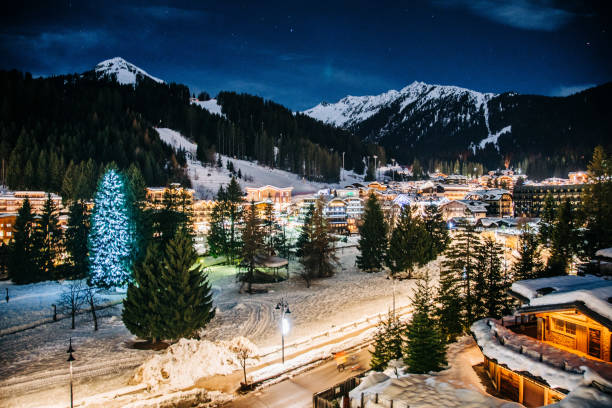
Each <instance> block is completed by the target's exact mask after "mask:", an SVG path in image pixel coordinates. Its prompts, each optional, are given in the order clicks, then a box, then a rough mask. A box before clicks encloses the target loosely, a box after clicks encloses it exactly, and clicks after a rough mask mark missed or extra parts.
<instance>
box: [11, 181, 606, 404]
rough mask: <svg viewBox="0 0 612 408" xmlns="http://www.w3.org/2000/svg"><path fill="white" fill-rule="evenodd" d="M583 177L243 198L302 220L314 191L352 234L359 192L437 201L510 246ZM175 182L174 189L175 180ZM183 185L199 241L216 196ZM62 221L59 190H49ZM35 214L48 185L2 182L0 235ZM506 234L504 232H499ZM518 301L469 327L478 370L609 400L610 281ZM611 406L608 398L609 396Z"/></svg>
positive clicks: (548, 282)
mask: <svg viewBox="0 0 612 408" xmlns="http://www.w3.org/2000/svg"><path fill="white" fill-rule="evenodd" d="M585 183H588V179H587V177H586V174H585V173H584V172H576V173H570V175H569V178H568V179H549V180H545V181H543V182H540V183H532V182H529V181H528V180H525V179H524V176H518V175H516V174H514V173H513V172H512V171H498V172H491V173H489V174H487V175H484V176H482V177H480V178H478V179H467V178H466V177H463V176H457V175H451V176H446V175H443V174H437V175H435V176H434V177H432V178H430V179H429V180H423V181H408V182H386V183H381V182H378V181H375V182H371V183H367V184H366V183H363V184H352V185H347V186H344V187H343V188H336V189H325V190H321V191H318V192H317V193H316V194H310V195H292V189H293V188H292V187H275V186H269V185H267V186H263V187H259V188H252V187H247V188H246V189H245V196H244V201H245V204H246V203H249V202H252V203H254V204H255V205H256V206H258V207H260V209H262V211H263V208H264V207H265V206H268V205H270V204H271V205H272V206H273V214H274V216H275V217H276V218H277V220H278V221H279V222H281V223H282V224H284V225H290V224H291V223H295V224H300V222H301V221H303V217H304V215H305V214H306V212H307V211H308V208H309V207H310V206H311V205H312V204H314V203H315V202H316V201H317V200H322V202H323V203H324V214H325V217H326V218H327V219H328V222H329V225H330V226H331V228H332V229H333V230H334V231H335V232H337V233H346V234H351V233H356V232H357V231H358V226H359V224H360V221H361V218H362V215H363V211H364V205H365V201H366V200H367V199H368V197H369V196H370V194H372V193H373V194H374V195H375V196H376V197H377V198H378V200H379V202H380V204H381V207H382V209H383V210H384V212H385V213H386V215H387V216H389V217H392V216H393V215H397V214H398V213H399V211H401V209H402V208H403V207H405V206H411V207H412V208H416V210H417V212H420V213H422V212H423V210H424V208H425V207H426V206H429V205H435V206H438V207H439V208H440V210H441V213H442V214H443V217H444V218H445V220H446V221H447V222H448V225H449V228H453V224H454V223H457V222H458V221H460V220H461V221H467V222H471V223H473V224H474V225H476V226H477V227H479V228H480V229H481V231H482V233H484V234H486V233H487V232H491V231H494V234H495V236H496V238H497V239H500V237H504V236H505V237H506V238H505V240H506V242H505V244H506V248H510V249H512V248H514V249H516V245H518V235H519V234H520V230H519V229H518V226H519V225H522V224H524V223H530V222H531V223H534V225H535V223H536V222H537V220H538V216H539V215H540V211H541V208H542V206H543V204H544V200H545V198H546V196H547V195H548V194H549V193H550V194H552V196H553V199H554V201H555V202H556V203H557V204H559V203H561V202H562V201H564V200H566V199H569V200H570V201H572V203H574V204H575V205H577V204H579V203H580V199H581V194H582V190H583V188H584V186H585ZM173 188H179V189H180V187H178V186H173ZM166 191H167V188H166V187H160V188H149V189H148V190H147V201H148V203H149V205H150V206H151V207H159V206H161V205H162V202H163V197H164V194H165V193H166ZM182 191H183V192H186V193H187V194H188V196H189V199H190V201H191V205H192V206H193V223H194V225H193V227H194V231H195V232H196V240H203V239H204V237H205V235H206V233H207V231H208V229H209V226H208V222H209V217H210V213H211V211H212V208H213V206H214V205H215V201H213V200H198V199H196V198H194V197H193V191H192V190H189V189H185V190H182ZM50 196H51V198H52V200H53V201H54V202H55V205H56V206H57V208H59V209H60V223H61V224H62V225H65V224H66V221H67V215H66V213H65V212H66V209H65V208H64V207H63V206H62V199H61V197H60V196H58V195H56V194H51V195H50ZM26 197H27V198H28V199H29V200H30V203H31V206H32V208H33V211H34V212H37V213H40V212H41V211H42V207H43V205H44V202H45V201H46V200H47V197H48V195H47V193H45V192H39V191H4V192H2V193H1V194H0V239H1V240H2V241H3V242H4V243H7V242H9V241H10V240H11V238H12V234H13V232H14V231H13V226H14V223H15V219H16V216H17V212H18V210H19V208H20V207H21V205H22V203H23V200H24V199H25V198H26ZM502 239H503V238H502ZM598 255H599V257H598V258H599V261H598V262H602V260H603V262H604V263H608V264H610V265H612V263H611V262H612V248H610V249H602V250H601V251H599V252H598ZM510 294H511V295H512V296H514V297H515V298H516V299H517V300H518V301H519V304H520V307H519V308H518V309H517V310H516V312H515V313H514V315H512V316H508V317H505V318H502V319H484V320H481V321H478V322H476V323H475V324H474V325H473V326H472V328H471V331H472V333H473V336H474V338H475V340H476V342H477V343H478V346H479V347H480V349H481V350H482V354H483V358H484V371H485V372H486V374H487V375H488V376H489V378H490V380H491V383H492V385H493V387H494V388H495V389H496V390H497V391H498V392H499V394H501V395H503V396H504V397H506V398H509V399H511V400H513V401H517V402H520V403H522V404H523V405H525V406H527V407H539V406H543V405H547V404H551V403H554V402H556V401H559V400H564V402H565V403H568V405H566V406H599V405H597V404H598V401H599V402H601V403H602V404H603V405H601V404H600V405H601V406H606V404H607V403H609V402H610V401H612V280H609V279H606V277H598V276H591V275H586V276H577V275H569V276H561V277H553V278H543V279H534V280H527V281H518V282H515V283H514V284H513V285H512V287H511V290H510ZM608 406H609V405H608Z"/></svg>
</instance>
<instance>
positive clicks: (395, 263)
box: [386, 206, 429, 279]
mask: <svg viewBox="0 0 612 408" xmlns="http://www.w3.org/2000/svg"><path fill="white" fill-rule="evenodd" d="M428 249H429V235H428V234H427V231H425V227H424V225H423V221H422V219H421V218H420V217H417V216H415V215H413V211H412V208H410V206H404V207H403V208H402V211H401V213H400V216H399V218H398V220H397V223H396V225H395V227H394V228H393V232H392V233H391V239H390V241H389V248H388V249H387V257H386V264H387V266H388V267H389V269H390V271H391V275H393V276H395V275H397V274H399V273H401V272H405V271H407V272H408V279H412V270H413V268H414V267H415V266H417V265H418V266H423V265H424V264H425V263H426V262H427V261H428V259H427V251H428Z"/></svg>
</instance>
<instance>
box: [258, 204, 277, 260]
mask: <svg viewBox="0 0 612 408" xmlns="http://www.w3.org/2000/svg"><path fill="white" fill-rule="evenodd" d="M261 227H262V230H263V233H264V241H265V249H266V253H267V254H268V255H273V254H274V242H275V240H276V236H277V235H278V234H279V228H278V224H277V223H276V221H275V220H274V206H273V205H272V203H271V202H266V203H265V204H264V213H263V220H262V225H261Z"/></svg>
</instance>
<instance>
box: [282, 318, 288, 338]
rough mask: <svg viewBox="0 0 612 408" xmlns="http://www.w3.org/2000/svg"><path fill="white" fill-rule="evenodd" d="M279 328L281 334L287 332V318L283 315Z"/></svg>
mask: <svg viewBox="0 0 612 408" xmlns="http://www.w3.org/2000/svg"><path fill="white" fill-rule="evenodd" d="M281 326H282V327H281V330H282V331H283V335H285V336H286V335H287V334H289V320H287V318H286V317H283V320H282V321H281Z"/></svg>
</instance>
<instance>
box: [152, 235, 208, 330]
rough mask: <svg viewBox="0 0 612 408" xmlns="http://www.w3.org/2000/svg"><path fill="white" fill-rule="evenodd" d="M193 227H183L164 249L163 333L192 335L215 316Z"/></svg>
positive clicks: (162, 283)
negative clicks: (195, 246) (201, 266)
mask: <svg viewBox="0 0 612 408" xmlns="http://www.w3.org/2000/svg"><path fill="white" fill-rule="evenodd" d="M197 259H198V255H197V253H196V250H195V249H194V247H193V239H192V237H191V234H190V233H189V230H188V229H186V228H180V229H179V230H178V231H177V233H176V235H175V236H174V238H172V239H171V240H170V241H169V242H168V244H167V245H166V248H165V250H164V257H163V260H162V262H161V266H162V273H161V278H160V284H161V287H162V288H163V290H162V291H161V292H159V299H160V301H159V304H158V308H159V310H160V314H161V326H162V330H161V332H162V337H163V338H166V339H172V340H175V339H178V338H181V337H186V338H192V337H194V336H196V335H197V331H198V329H201V328H203V327H204V326H206V324H207V323H208V322H209V321H210V320H211V319H212V318H213V317H214V315H215V311H214V308H213V301H212V291H211V287H210V284H209V282H208V278H207V275H205V274H204V273H203V272H202V270H201V268H200V267H198V266H196V261H197Z"/></svg>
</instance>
